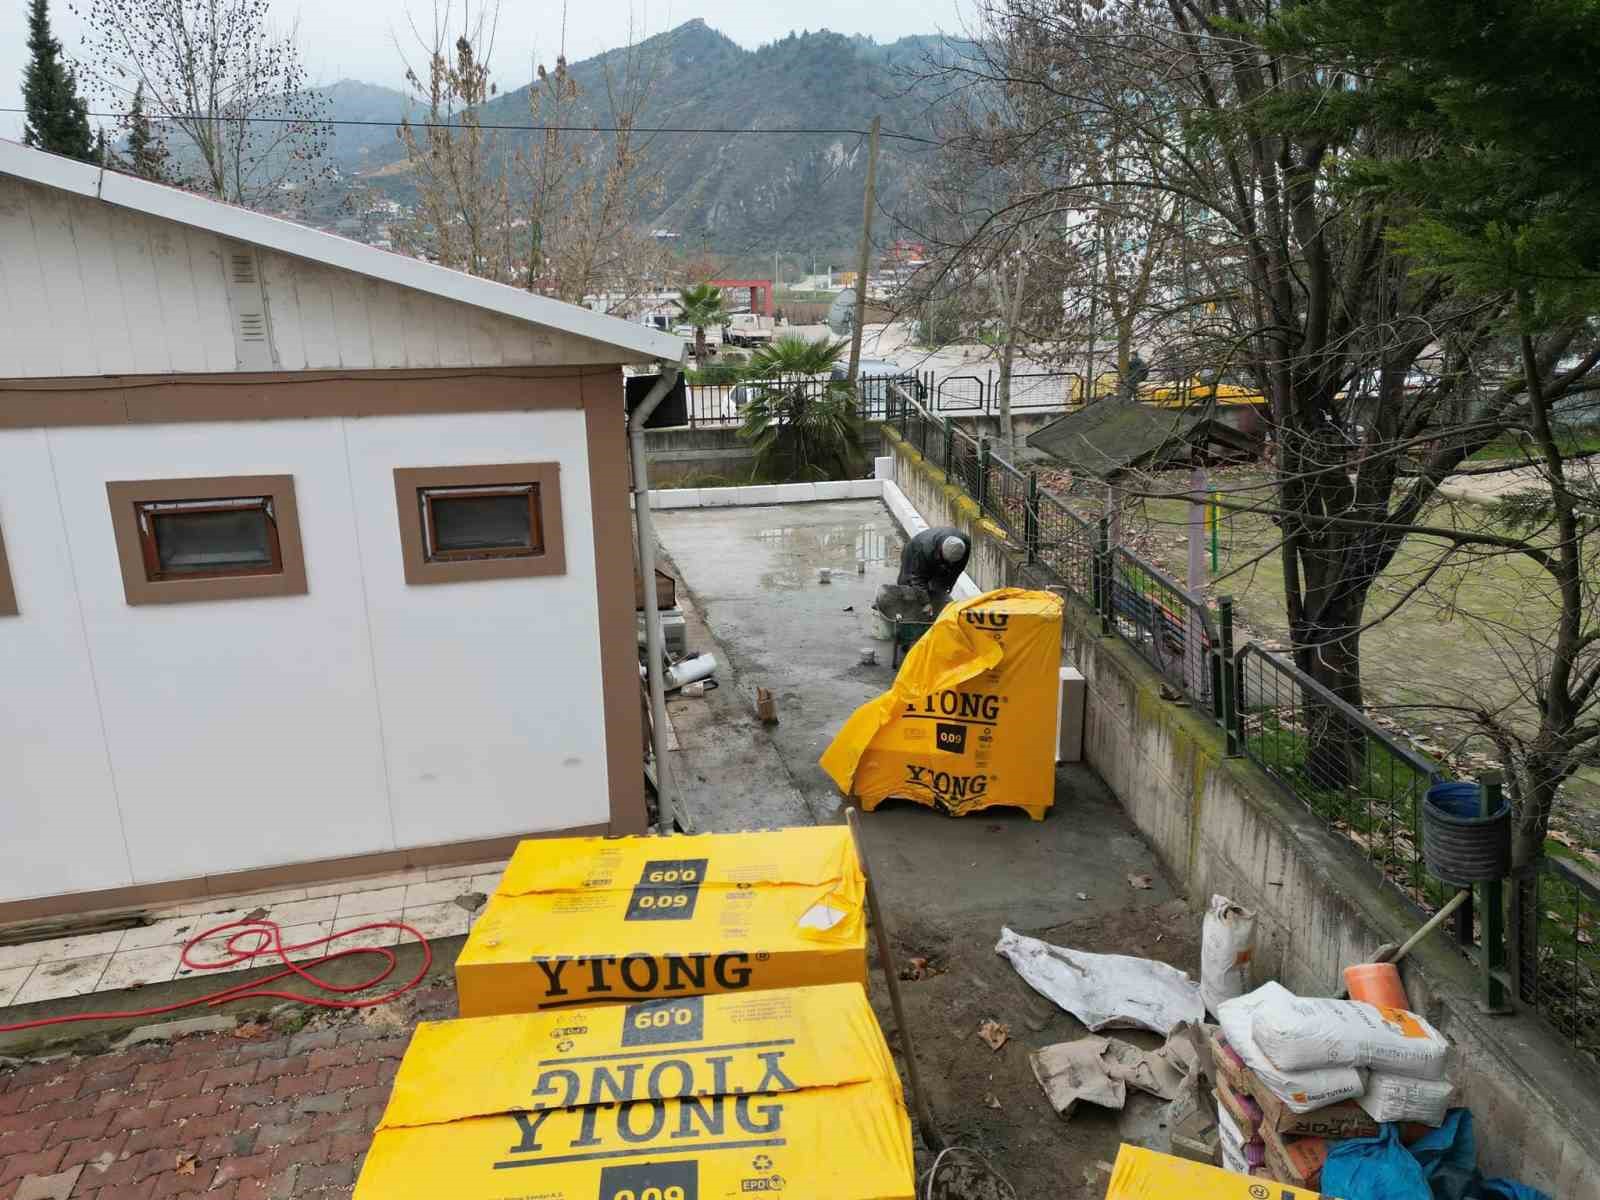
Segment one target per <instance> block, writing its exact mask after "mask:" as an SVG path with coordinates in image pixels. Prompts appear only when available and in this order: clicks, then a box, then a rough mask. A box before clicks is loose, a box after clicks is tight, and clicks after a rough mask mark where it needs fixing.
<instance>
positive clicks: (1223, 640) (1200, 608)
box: [889, 396, 1600, 1062]
mask: <svg viewBox="0 0 1600 1200" xmlns="http://www.w3.org/2000/svg"><path fill="white" fill-rule="evenodd" d="M889 423H890V424H891V426H892V427H893V428H894V429H896V430H897V431H898V432H899V434H900V436H901V437H902V438H904V439H905V440H906V441H907V442H908V443H910V444H911V445H912V446H913V447H914V448H915V449H916V450H917V451H918V453H920V454H922V455H923V457H924V458H926V459H927V460H928V461H929V462H931V463H933V464H934V465H936V466H940V467H942V468H943V469H944V471H945V474H946V476H947V477H948V478H949V480H950V481H951V482H952V483H955V484H957V485H959V486H960V487H962V488H963V489H964V490H965V491H966V492H967V493H968V494H969V495H970V496H972V497H973V499H974V500H975V501H977V502H978V504H979V506H980V507H981V509H982V511H983V512H984V514H985V515H986V516H989V517H991V518H992V519H993V520H994V521H995V522H996V523H997V524H999V525H1000V526H1001V527H1002V528H1003V529H1004V530H1005V531H1006V533H1007V534H1008V535H1010V537H1011V538H1012V539H1014V540H1015V541H1016V542H1017V543H1018V544H1019V546H1020V547H1021V549H1022V552H1023V554H1024V555H1025V558H1026V561H1027V563H1028V564H1029V565H1030V566H1031V567H1033V568H1035V569H1036V570H1040V571H1041V572H1042V573H1043V574H1045V575H1046V576H1047V577H1049V578H1050V579H1051V580H1053V581H1054V582H1055V583H1056V584H1058V585H1059V586H1060V587H1061V589H1062V590H1063V591H1065V592H1067V593H1068V594H1070V595H1072V596H1074V597H1076V598H1077V599H1078V600H1080V601H1082V602H1083V603H1085V604H1088V605H1089V606H1090V607H1091V608H1092V609H1093V610H1094V612H1095V614H1096V616H1097V617H1098V619H1099V621H1100V627H1101V632H1102V633H1103V634H1105V635H1108V636H1110V635H1114V636H1116V637H1118V638H1120V639H1121V640H1122V641H1124V642H1125V643H1127V644H1128V645H1129V646H1130V647H1132V648H1133V649H1134V650H1135V651H1136V652H1137V653H1138V654H1139V655H1140V656H1141V657H1142V658H1143V659H1144V660H1145V661H1146V662H1148V663H1149V664H1150V665H1151V666H1152V667H1154V668H1155V669H1156V670H1157V671H1158V672H1159V673H1160V674H1161V676H1162V678H1163V679H1164V680H1165V681H1167V683H1168V684H1169V685H1170V686H1172V687H1173V688H1174V689H1175V690H1176V691H1178V692H1179V693H1181V694H1182V695H1183V696H1184V697H1185V698H1186V699H1187V700H1188V701H1189V702H1190V703H1191V704H1192V705H1193V706H1194V707H1195V708H1196V710H1197V711H1202V712H1209V713H1210V714H1211V715H1212V716H1213V718H1214V719H1215V720H1216V722H1217V724H1218V725H1220V726H1221V727H1222V729H1223V731H1224V734H1225V736H1226V739H1227V752H1228V754H1229V755H1230V756H1232V755H1243V756H1244V757H1246V758H1248V759H1249V760H1250V761H1251V762H1253V763H1255V764H1256V765H1257V766H1258V767H1260V768H1261V769H1262V770H1263V771H1265V772H1266V773H1267V775H1269V776H1270V777H1271V778H1272V779H1274V780H1275V781H1276V782H1277V783H1278V784H1280V785H1281V786H1282V787H1283V789H1284V790H1285V791H1286V792H1287V793H1288V794H1289V795H1291V796H1293V797H1294V798H1295V799H1297V800H1299V801H1300V802H1301V803H1302V804H1304V805H1305V806H1306V808H1307V809H1309V810H1310V811H1311V812H1312V813H1314V814H1316V815H1317V816H1318V817H1319V818H1321V820H1322V822H1323V824H1324V825H1326V826H1327V828H1328V829H1329V830H1330V831H1331V832H1333V833H1335V834H1337V835H1339V836H1340V837H1341V838H1343V839H1344V840H1345V841H1347V842H1348V843H1349V844H1350V845H1351V846H1353V847H1354V848H1355V849H1356V851H1357V852H1358V853H1359V854H1360V855H1361V856H1362V857H1363V858H1364V859H1366V861H1367V862H1368V863H1369V864H1370V865H1371V866H1372V868H1373V869H1374V870H1375V871H1376V872H1377V874H1378V876H1379V877H1380V878H1381V879H1383V880H1385V881H1387V884H1388V885H1389V886H1392V887H1393V888H1395V889H1397V890H1398V891H1399V892H1400V893H1401V894H1402V895H1403V896H1404V897H1405V898H1406V899H1407V900H1409V901H1410V902H1411V903H1413V904H1414V905H1416V906H1417V909H1418V910H1419V912H1422V913H1428V912H1434V911H1437V910H1438V908H1439V907H1440V906H1441V905H1442V904H1443V903H1444V902H1445V901H1447V900H1448V899H1449V898H1450V896H1451V895H1453V894H1454V892H1455V891H1456V890H1457V889H1455V888H1454V887H1452V886H1449V885H1447V884H1443V883H1440V882H1439V881H1438V880H1436V879H1434V878H1433V877H1431V876H1430V875H1429V874H1428V873H1427V870H1426V868H1425V867H1424V865H1423V859H1422V830H1421V821H1422V805H1423V799H1424V796H1425V794H1426V792H1427V790H1428V787H1429V785H1430V784H1431V783H1433V782H1434V781H1435V780H1437V779H1439V778H1440V776H1441V772H1440V769H1439V767H1438V766H1437V765H1436V764H1435V763H1433V762H1432V761H1431V760H1429V759H1428V758H1427V757H1425V756H1424V755H1421V754H1419V753H1417V752H1416V751H1415V750H1413V749H1412V748H1411V747H1410V746H1409V745H1407V744H1406V742H1405V741H1404V740H1403V739H1402V738H1400V737H1397V736H1395V735H1393V734H1391V733H1389V732H1388V731H1386V730H1385V729H1383V728H1381V727H1380V726H1378V725H1377V724H1376V723H1374V722H1373V721H1372V720H1371V719H1370V718H1369V717H1368V716H1367V715H1366V714H1365V713H1363V712H1361V711H1360V710H1359V709H1357V708H1355V707H1354V706H1352V705H1351V704H1349V703H1348V702H1346V701H1345V700H1343V699H1341V698H1340V697H1338V696H1336V695H1334V693H1333V692H1331V691H1330V690H1329V689H1328V688H1327V687H1325V686H1324V685H1323V684H1321V683H1319V682H1317V680H1315V679H1313V678H1312V677H1311V676H1310V675H1308V674H1307V673H1306V672H1305V671H1303V670H1301V669H1300V668H1299V667H1298V666H1296V665H1295V664H1294V663H1293V662H1291V661H1289V660H1288V659H1286V658H1282V657H1280V656H1278V655H1276V654H1272V653H1269V652H1268V651H1267V650H1265V649H1264V648H1262V647H1261V646H1260V645H1257V644H1255V643H1251V644H1249V645H1246V646H1243V647H1241V648H1239V649H1238V650H1237V651H1235V649H1234V645H1233V602H1232V600H1231V598H1229V597H1223V598H1222V600H1221V601H1220V602H1219V608H1218V611H1217V613H1216V614H1215V619H1213V613H1212V611H1211V609H1210V608H1209V607H1208V606H1207V605H1206V604H1205V602H1204V601H1203V600H1202V599H1200V598H1199V597H1197V596H1194V595H1192V594H1190V593H1189V592H1188V591H1186V590H1185V589H1184V588H1182V587H1180V586H1179V585H1178V584H1177V583H1176V582H1174V581H1173V580H1171V579H1169V578H1168V577H1167V576H1166V575H1164V574H1163V573H1162V572H1161V571H1160V570H1159V569H1158V568H1156V567H1154V566H1152V565H1151V564H1150V563H1148V562H1145V561H1144V560H1143V559H1141V558H1140V557H1139V556H1138V555H1136V554H1133V553H1132V552H1130V551H1128V550H1127V549H1124V548H1122V547H1112V546H1110V545H1109V540H1108V539H1109V526H1108V522H1107V521H1106V519H1105V518H1104V517H1101V518H1100V519H1099V520H1092V519H1086V518H1085V517H1082V516H1080V515H1078V514H1077V513H1075V512H1073V511H1072V509H1071V508H1070V507H1069V506H1068V504H1067V501H1066V500H1065V499H1064V498H1062V497H1060V496H1057V495H1055V494H1054V493H1051V492H1046V491H1041V490H1040V488H1039V482H1038V476H1037V474H1036V473H1034V472H1025V471H1022V470H1020V469H1019V468H1017V467H1016V466H1015V465H1014V464H1012V463H1009V462H1007V461H1006V460H1005V459H1003V458H1001V457H999V456H998V455H995V454H994V453H993V452H992V451H991V449H990V447H989V444H988V440H987V439H986V438H985V439H974V438H972V437H969V436H968V435H967V434H965V433H962V432H961V431H960V430H958V429H956V428H955V427H954V422H953V421H952V420H951V419H950V418H949V417H945V418H943V419H942V420H941V419H940V418H939V417H936V416H935V415H934V414H932V413H930V412H929V411H927V409H925V408H924V407H923V406H922V405H920V404H918V403H916V402H915V400H913V399H911V398H910V397H908V396H906V397H904V398H903V403H902V405H901V407H900V409H899V411H898V412H897V413H895V414H894V416H893V418H892V419H891V421H890V422H889ZM1505 892H1506V895H1507V897H1508V904H1507V909H1508V912H1507V914H1506V916H1507V922H1506V923H1507V925H1508V926H1509V928H1510V931H1511V942H1512V948H1511V955H1510V969H1509V972H1506V971H1500V970H1499V968H1498V966H1497V965H1496V963H1497V962H1498V961H1499V960H1498V958H1497V957H1496V956H1497V955H1498V950H1497V949H1496V948H1494V947H1490V948H1486V949H1485V950H1480V951H1478V952H1476V953H1477V957H1478V958H1479V961H1480V967H1481V968H1482V969H1483V970H1484V971H1485V972H1486V973H1487V974H1495V975H1497V976H1498V977H1501V978H1505V979H1508V980H1509V982H1510V983H1511V984H1512V985H1513V988H1514V991H1515V994H1516V997H1517V999H1518V1000H1519V1001H1520V1002H1521V1003H1522V1004H1524V1005H1526V1006H1528V1007H1529V1008H1532V1009H1534V1010H1535V1011H1537V1012H1539V1013H1540V1014H1541V1015H1542V1016H1543V1017H1544V1018H1545V1019H1547V1020H1548V1021H1549V1022H1550V1024H1551V1025H1552V1026H1553V1027H1554V1028H1555V1029H1556V1030H1557V1031H1558V1032H1559V1033H1560V1034H1561V1035H1562V1036H1563V1037H1565V1038H1566V1039H1567V1040H1568V1041H1569V1042H1570V1044H1571V1045H1572V1046H1573V1047H1574V1048H1575V1049H1576V1050H1577V1051H1579V1052H1580V1053H1581V1054H1583V1055H1584V1056H1585V1057H1586V1058H1587V1059H1588V1060H1591V1061H1592V1062H1600V884H1597V883H1596V881H1595V880H1594V879H1593V878H1592V877H1591V876H1589V875H1587V874H1585V873H1584V872H1583V871H1581V870H1579V869H1577V868H1574V867H1573V866H1570V865H1569V864H1567V863H1564V862H1561V861H1559V860H1553V859H1549V858H1543V859H1541V860H1539V861H1538V862H1537V863H1535V864H1533V866H1532V867H1530V868H1527V869H1526V870H1525V871H1523V872H1522V873H1521V874H1520V875H1519V876H1518V877H1517V878H1515V879H1514V880H1513V881H1512V886H1511V887H1509V888H1507V889H1505ZM1493 894H1497V893H1486V897H1485V898H1488V897H1489V896H1492V895H1493ZM1483 915H1484V914H1483V913H1481V912H1480V913H1479V914H1478V916H1479V918H1480V919H1478V920H1477V921H1476V922H1475V921H1474V914H1473V912H1472V906H1471V905H1468V906H1466V907H1464V908H1462V909H1461V910H1460V911H1459V912H1458V913H1457V924H1456V941H1457V943H1458V945H1460V946H1461V948H1462V949H1463V950H1464V951H1466V952H1468V953H1469V954H1472V953H1474V950H1473V943H1474V940H1475V939H1477V940H1479V941H1481V940H1482V930H1483V928H1485V927H1486V926H1492V925H1493V924H1494V923H1493V922H1487V921H1485V920H1483V919H1482V917H1483ZM1418 919H1419V922H1420V919H1421V918H1420V917H1419V918H1418ZM1493 940H1494V939H1491V941H1493ZM1485 960H1487V962H1488V965H1487V966H1486V967H1485V966H1483V964H1484V961H1485Z"/></svg>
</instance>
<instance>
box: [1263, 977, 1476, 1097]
mask: <svg viewBox="0 0 1600 1200" xmlns="http://www.w3.org/2000/svg"><path fill="white" fill-rule="evenodd" d="M1251 1031H1252V1032H1253V1033H1254V1034H1255V1039H1256V1045H1257V1046H1258V1047H1259V1048H1260V1050H1261V1052H1262V1053H1263V1054H1265V1055H1266V1056H1267V1057H1268V1058H1270V1059H1271V1060H1272V1062H1273V1064H1274V1065H1275V1066H1278V1067H1281V1068H1282V1069H1283V1070H1286V1071H1295V1070H1299V1069H1301V1068H1303V1067H1326V1066H1346V1067H1372V1068H1374V1069H1375V1070H1379V1071H1389V1072H1393V1073H1394V1074H1396V1075H1409V1076H1411V1077H1412V1078H1415V1079H1441V1078H1443V1077H1444V1056H1445V1054H1446V1053H1447V1052H1448V1051H1449V1049H1450V1043H1449V1042H1447V1041H1446V1040H1445V1038H1444V1035H1443V1034H1442V1033H1440V1032H1439V1031H1438V1030H1437V1029H1435V1028H1434V1027H1433V1026H1432V1025H1429V1024H1428V1023H1427V1022H1426V1021H1424V1020H1423V1019H1422V1018H1421V1017H1419V1016H1417V1014H1416V1013H1410V1012H1406V1010H1405V1009H1403V1008H1378V1007H1376V1006H1374V1005H1371V1004H1363V1003H1362V1002H1361V1001H1359V1000H1329V999H1326V998H1322V997H1310V996H1293V995H1290V994H1289V993H1288V992H1284V993H1283V995H1281V996H1274V997H1272V998H1271V999H1269V1000H1268V1001H1267V1003H1265V1004H1263V1005H1262V1006H1261V1007H1260V1008H1259V1009H1257V1010H1256V1015H1255V1020H1254V1022H1253V1023H1252V1025H1251Z"/></svg>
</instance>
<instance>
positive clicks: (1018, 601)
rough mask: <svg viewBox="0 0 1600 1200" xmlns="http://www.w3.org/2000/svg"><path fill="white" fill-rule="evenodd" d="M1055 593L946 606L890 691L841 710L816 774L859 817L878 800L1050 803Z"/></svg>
mask: <svg viewBox="0 0 1600 1200" xmlns="http://www.w3.org/2000/svg"><path fill="white" fill-rule="evenodd" d="M1060 671H1061V599H1060V597H1058V596H1054V595H1051V594H1050V593H1049V592H1026V591H1021V590H1019V589H1017V588H1002V589H1001V590H999V591H995V592H987V593H985V594H984V595H982V596H976V597H974V598H973V599H971V600H963V601H960V602H958V603H955V604H950V605H947V606H946V607H945V609H944V611H943V612H941V613H940V614H939V617H938V619H937V620H936V621H935V622H934V623H933V627H932V628H931V629H929V630H928V632H927V633H926V634H924V635H923V636H922V638H921V639H920V640H919V641H918V642H917V644H916V645H915V646H913V647H912V648H911V650H910V652H909V653H908V654H907V655H906V659H905V662H903V663H902V664H901V665H900V673H899V674H898V675H897V676H895V681H894V686H893V688H891V689H890V690H889V691H888V692H886V693H884V694H883V695H882V696H879V697H878V698H877V699H876V700H870V701H868V702H867V703H866V704H864V705H862V706H861V707H860V708H858V709H856V711H855V712H854V713H853V714H851V716H850V718H849V720H847V721H846V722H845V723H844V727H843V728H842V729H840V731H839V733H838V736H836V737H835V738H834V739H833V743H832V745H830V746H829V747H828V749H827V750H826V751H825V752H824V753H823V755H822V769H823V770H824V771H826V772H827V773H828V774H829V776H831V777H832V779H833V781H834V783H836V784H837V785H838V787H839V790H840V791H841V792H843V793H844V794H845V795H846V796H853V797H856V798H857V799H859V800H860V801H861V807H862V808H864V809H866V810H868V811H869V812H870V811H871V810H873V809H875V808H877V807H878V805H879V804H881V803H882V802H883V801H884V800H887V799H889V798H890V797H898V798H900V799H905V800H913V801H915V802H916V803H918V804H926V805H928V806H929V807H930V808H936V809H938V810H939V811H940V812H943V813H947V814H950V815H952V816H961V815H963V814H965V813H969V812H977V811H978V810H980V809H985V808H993V807H995V806H997V805H1009V806H1012V807H1015V808H1020V809H1022V810H1024V811H1025V812H1026V813H1027V814H1028V815H1029V816H1031V817H1032V818H1033V819H1034V820H1036V821H1042V820H1043V819H1044V814H1045V812H1046V811H1047V810H1048V809H1049V808H1050V805H1051V804H1052V803H1054V800H1055V779H1056V707H1057V703H1058V693H1059V687H1060V679H1061V675H1060Z"/></svg>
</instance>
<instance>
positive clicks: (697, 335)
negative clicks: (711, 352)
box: [673, 283, 728, 366]
mask: <svg viewBox="0 0 1600 1200" xmlns="http://www.w3.org/2000/svg"><path fill="white" fill-rule="evenodd" d="M673 303H675V304H676V305H677V306H678V315H679V316H680V317H682V318H683V319H684V320H685V321H687V322H688V323H689V324H690V325H693V326H694V357H695V361H696V362H698V363H699V364H700V365H701V366H704V365H705V361H706V330H707V329H709V328H710V327H711V326H713V325H725V324H727V321H728V310H727V308H726V307H724V305H723V303H722V289H721V288H715V287H712V286H711V285H710V284H709V283H697V284H695V285H693V286H692V287H686V288H679V289H678V299H677V300H675V301H674V302H673Z"/></svg>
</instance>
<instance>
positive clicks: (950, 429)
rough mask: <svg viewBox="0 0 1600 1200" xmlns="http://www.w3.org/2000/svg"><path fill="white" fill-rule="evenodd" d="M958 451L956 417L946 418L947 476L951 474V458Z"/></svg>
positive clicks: (945, 465) (945, 467)
mask: <svg viewBox="0 0 1600 1200" xmlns="http://www.w3.org/2000/svg"><path fill="white" fill-rule="evenodd" d="M955 451H956V423H955V418H954V417H946V418H945V419H944V463H943V464H942V465H943V467H944V473H945V477H946V478H949V475H950V458H951V456H952V455H953V454H955Z"/></svg>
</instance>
